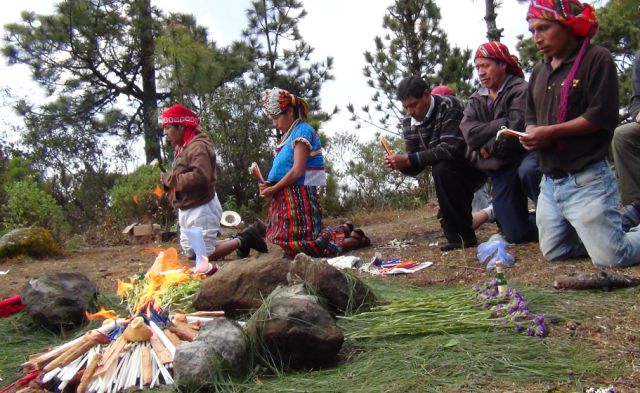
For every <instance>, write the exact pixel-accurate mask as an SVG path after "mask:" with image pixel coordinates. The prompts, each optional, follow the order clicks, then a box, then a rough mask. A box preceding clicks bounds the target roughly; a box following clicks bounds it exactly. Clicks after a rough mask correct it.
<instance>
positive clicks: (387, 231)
mask: <svg viewBox="0 0 640 393" xmlns="http://www.w3.org/2000/svg"><path fill="white" fill-rule="evenodd" d="M347 219H349V220H351V221H352V222H354V224H355V226H356V227H361V228H362V229H363V230H364V231H365V233H366V234H367V235H368V236H369V237H370V238H371V243H372V245H371V247H367V248H363V249H360V250H356V251H354V252H353V254H354V255H358V256H360V257H362V258H363V259H364V260H369V259H370V258H372V257H373V256H374V254H375V253H376V252H378V253H380V254H381V257H382V258H383V259H385V260H387V259H392V258H403V259H411V260H416V261H420V262H421V261H431V262H434V266H432V267H430V268H427V269H425V270H422V271H420V272H418V273H415V274H412V275H402V276H395V277H389V278H388V279H389V280H396V281H400V282H404V283H407V284H412V285H419V286H424V285H430V284H449V283H457V284H468V283H475V282H484V281H486V279H487V277H488V274H487V273H486V271H485V269H484V268H483V267H482V266H481V265H480V264H479V263H478V260H477V257H476V251H477V249H476V248H475V247H473V248H469V249H466V250H454V251H450V252H447V253H443V252H441V251H440V249H439V246H440V245H442V244H443V243H444V242H445V239H444V237H443V236H442V232H441V230H440V228H439V225H438V222H437V220H436V217H435V209H434V208H433V206H427V207H425V208H423V209H420V210H415V211H386V212H384V211H383V212H376V213H374V214H368V215H363V216H358V217H348V218H342V219H331V220H327V222H325V224H337V223H340V222H343V221H345V220H347ZM497 230H498V229H497V227H496V225H495V224H486V225H484V226H483V227H481V228H480V229H479V230H478V231H477V235H478V241H479V242H483V241H486V240H487V239H488V238H489V237H490V236H491V235H492V234H494V233H496V232H497ZM123 236H124V235H123ZM167 247H178V243H177V241H173V242H169V243H151V244H143V245H125V246H117V247H97V248H96V247H91V248H89V247H85V248H79V249H76V250H71V251H66V252H65V253H64V255H63V256H61V257H58V258H49V259H44V260H36V259H32V258H29V257H18V258H14V259H9V260H5V261H0V271H7V270H9V273H8V274H6V275H0V283H1V285H0V298H4V297H7V296H10V295H14V294H17V293H19V291H20V289H21V288H22V286H23V285H24V283H25V282H26V281H27V280H28V279H29V278H30V277H35V276H39V275H41V274H43V273H46V272H56V271H69V272H80V273H82V274H85V275H86V276H87V277H89V278H90V279H91V280H92V281H93V282H94V283H95V284H96V285H97V286H98V288H99V289H100V290H102V291H115V288H116V280H117V279H122V278H126V277H129V276H131V275H133V274H136V273H140V272H144V271H146V269H147V268H148V267H149V266H151V264H152V263H153V261H154V260H155V257H156V255H157V253H158V252H159V251H161V250H162V249H164V248H167ZM508 250H509V252H510V253H511V254H513V255H514V256H515V257H516V264H515V266H514V267H512V268H511V269H509V270H508V276H509V280H511V281H513V282H518V283H524V284H531V285H536V286H540V287H552V285H553V280H554V277H555V276H556V275H558V274H561V273H568V272H574V271H584V272H594V271H599V270H602V269H600V268H596V267H594V266H593V265H592V264H591V261H590V260H589V259H576V260H571V261H568V262H567V261H565V262H554V263H550V262H547V261H545V260H544V259H543V258H542V255H541V253H540V250H539V248H538V244H537V243H530V244H523V245H511V246H509V248H508ZM281 257H282V252H281V251H280V249H279V248H278V247H276V246H273V245H270V253H269V254H266V255H262V256H260V258H267V259H272V258H281ZM227 258H228V259H229V260H231V259H235V255H232V256H228V257H227ZM185 263H189V262H188V261H185ZM219 263H224V261H219ZM612 272H615V273H624V274H628V275H634V276H640V267H632V268H628V269H625V270H623V271H620V270H618V271H615V270H613V271H612Z"/></svg>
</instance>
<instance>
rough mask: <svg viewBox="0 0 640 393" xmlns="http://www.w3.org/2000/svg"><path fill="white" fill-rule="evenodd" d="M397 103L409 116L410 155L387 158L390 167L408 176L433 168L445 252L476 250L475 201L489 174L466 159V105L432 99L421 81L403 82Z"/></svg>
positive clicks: (405, 130)
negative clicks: (466, 249) (486, 175)
mask: <svg viewBox="0 0 640 393" xmlns="http://www.w3.org/2000/svg"><path fill="white" fill-rule="evenodd" d="M397 98H398V100H400V102H402V106H403V108H404V110H405V113H406V115H407V117H406V118H405V119H404V120H403V121H402V132H403V136H404V140H405V146H406V153H404V154H400V153H393V154H390V155H388V156H387V157H385V160H384V163H385V165H386V166H387V167H388V168H389V169H394V170H399V171H401V172H402V173H404V174H405V175H409V176H417V175H418V174H420V173H421V172H422V171H423V170H425V169H427V168H431V177H432V178H433V183H434V185H435V189H436V196H437V197H438V204H439V205H440V212H439V214H438V218H439V220H440V225H441V226H442V230H443V232H444V235H445V237H446V238H447V243H446V244H445V245H443V246H442V247H440V249H441V250H442V251H450V250H454V249H457V248H462V247H473V246H475V245H476V244H477V242H478V241H477V239H476V235H475V233H474V231H473V229H472V228H471V201H472V200H473V192H474V191H475V190H476V189H477V188H478V187H480V186H481V185H482V184H483V183H484V181H485V175H484V174H483V173H482V172H481V171H480V170H478V169H476V168H474V167H473V166H472V165H471V164H470V163H469V161H468V159H467V157H466V155H465V153H466V151H467V145H466V143H465V141H464V138H463V136H462V132H461V131H460V121H461V120H462V114H463V110H464V107H463V105H462V104H461V103H460V101H458V99H456V98H455V97H453V96H440V95H431V90H430V89H429V86H428V85H427V83H426V82H425V81H424V80H422V78H420V77H418V76H409V77H406V78H404V79H403V80H402V81H401V82H400V84H399V85H398V89H397Z"/></svg>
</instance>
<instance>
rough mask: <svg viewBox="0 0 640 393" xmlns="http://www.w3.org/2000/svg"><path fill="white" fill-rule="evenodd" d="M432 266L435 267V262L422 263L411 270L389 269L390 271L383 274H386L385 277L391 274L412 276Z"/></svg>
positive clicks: (402, 268) (401, 268)
mask: <svg viewBox="0 0 640 393" xmlns="http://www.w3.org/2000/svg"><path fill="white" fill-rule="evenodd" d="M431 265H433V262H422V263H419V264H417V265H415V266H414V267H410V268H405V267H394V268H393V269H389V270H388V271H386V272H383V273H382V274H384V275H390V274H412V273H415V272H419V271H420V270H422V269H426V268H428V267H429V266H431Z"/></svg>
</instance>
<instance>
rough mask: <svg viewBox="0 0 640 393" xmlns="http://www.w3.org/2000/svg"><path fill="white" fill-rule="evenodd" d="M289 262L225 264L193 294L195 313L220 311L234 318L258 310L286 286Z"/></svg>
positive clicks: (281, 260)
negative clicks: (270, 296) (269, 296)
mask: <svg viewBox="0 0 640 393" xmlns="http://www.w3.org/2000/svg"><path fill="white" fill-rule="evenodd" d="M289 265H290V261H288V260H285V259H271V258H257V259H253V260H248V261H246V260H239V261H230V262H227V263H225V264H224V265H223V266H222V267H221V268H220V270H218V271H217V272H216V274H214V275H213V276H211V277H209V278H207V279H206V280H205V281H204V282H203V283H202V286H201V287H200V291H199V292H198V293H197V294H196V296H195V298H194V301H193V306H194V307H195V308H196V310H222V311H224V312H225V315H227V316H229V317H232V318H233V317H237V316H240V315H243V314H247V313H249V312H251V311H253V310H256V309H258V307H260V305H261V304H262V301H263V300H264V299H265V298H266V297H267V296H268V295H269V294H270V293H271V292H272V291H273V290H274V289H275V288H276V287H277V286H278V285H280V284H286V282H287V272H288V271H289Z"/></svg>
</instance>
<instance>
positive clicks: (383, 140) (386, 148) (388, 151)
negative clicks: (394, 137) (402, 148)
mask: <svg viewBox="0 0 640 393" xmlns="http://www.w3.org/2000/svg"><path fill="white" fill-rule="evenodd" d="M378 140H379V141H380V144H382V148H383V149H384V151H385V153H386V155H388V156H390V155H391V154H393V151H392V150H391V146H390V145H389V142H388V141H387V139H386V138H385V137H383V136H382V135H380V138H378Z"/></svg>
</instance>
